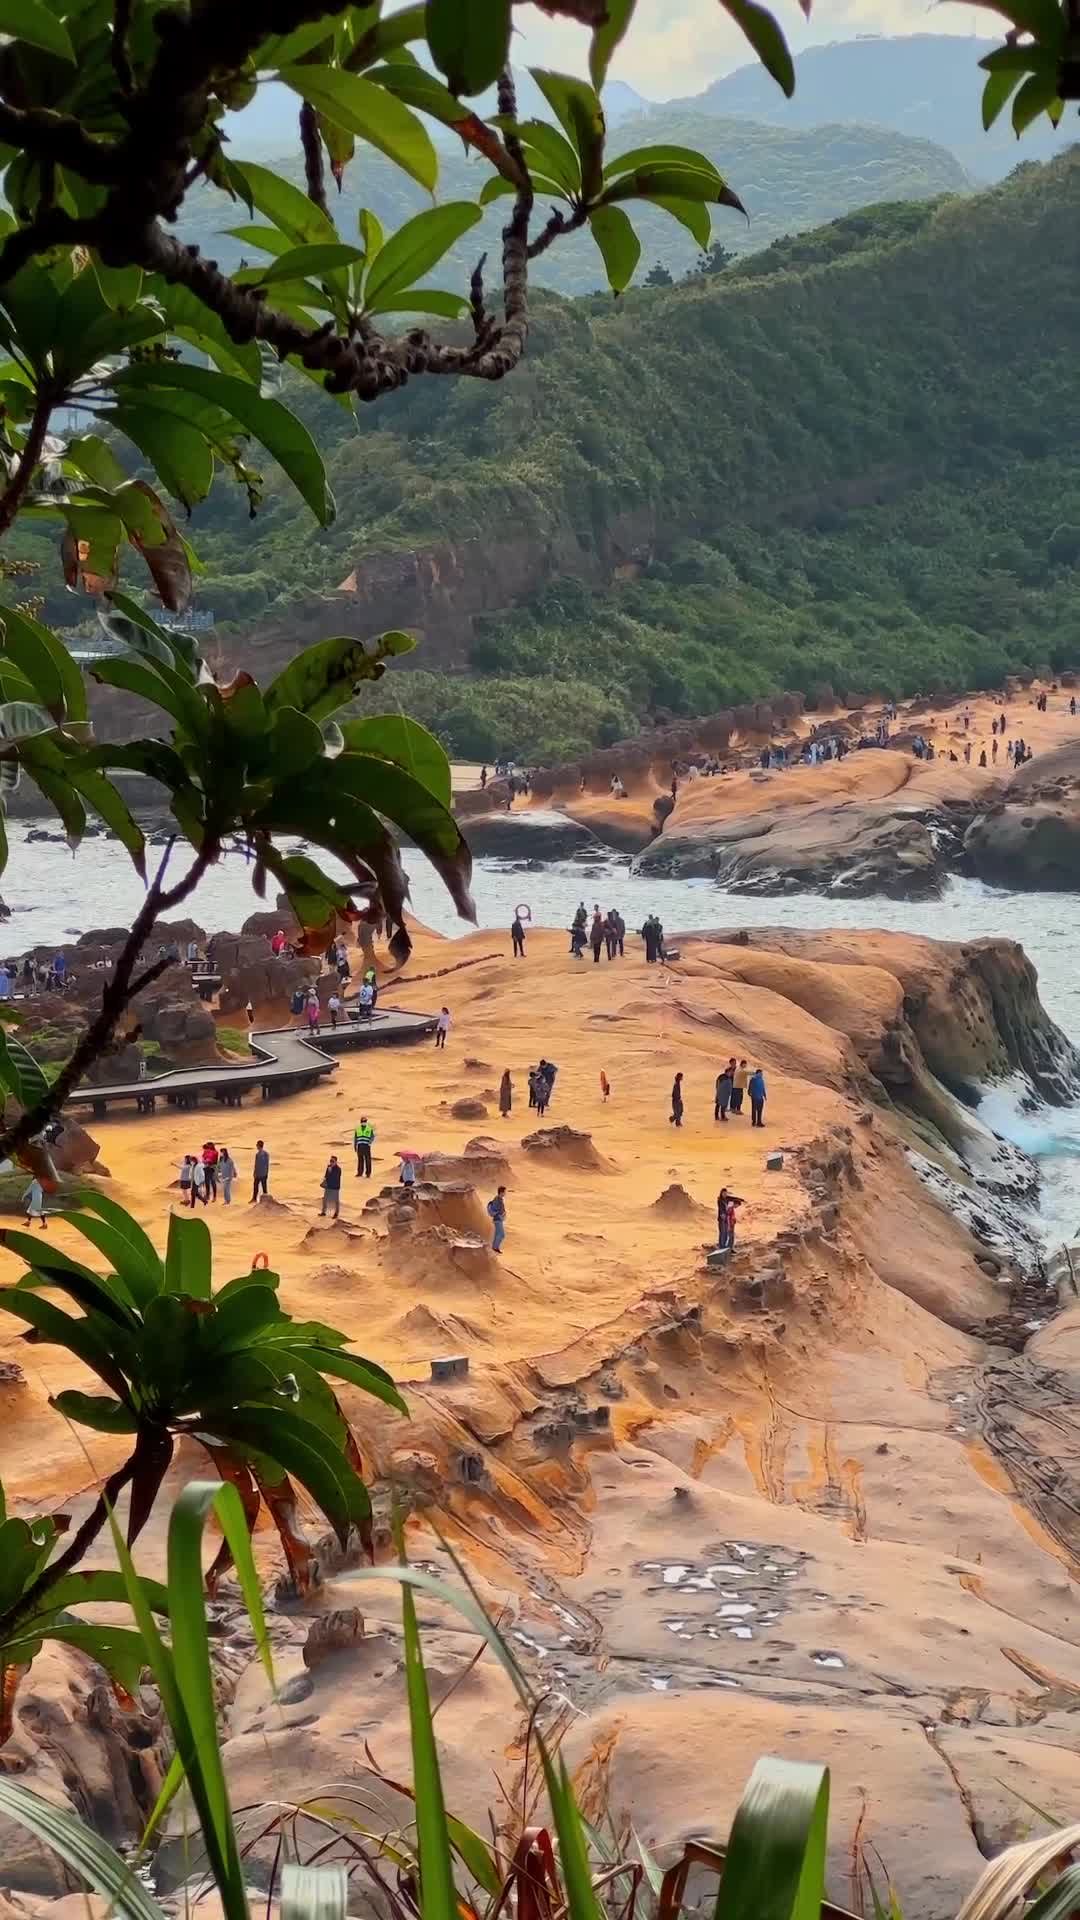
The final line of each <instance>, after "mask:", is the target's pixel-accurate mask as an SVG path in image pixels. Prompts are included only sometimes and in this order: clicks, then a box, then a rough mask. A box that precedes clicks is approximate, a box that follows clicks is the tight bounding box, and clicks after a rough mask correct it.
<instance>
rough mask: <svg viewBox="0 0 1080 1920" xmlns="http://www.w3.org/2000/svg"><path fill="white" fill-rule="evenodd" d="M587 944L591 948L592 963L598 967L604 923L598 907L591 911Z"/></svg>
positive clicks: (602, 944) (602, 942) (602, 943)
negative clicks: (591, 916)
mask: <svg viewBox="0 0 1080 1920" xmlns="http://www.w3.org/2000/svg"><path fill="white" fill-rule="evenodd" d="M589 944H590V946H591V947H592V957H593V962H594V964H595V965H596V966H599V965H600V955H601V953H602V951H603V946H604V922H603V918H602V916H601V913H600V909H599V907H595V908H594V909H593V918H592V926H591V927H590V928H589Z"/></svg>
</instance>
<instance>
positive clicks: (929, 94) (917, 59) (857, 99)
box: [668, 33, 1080, 180]
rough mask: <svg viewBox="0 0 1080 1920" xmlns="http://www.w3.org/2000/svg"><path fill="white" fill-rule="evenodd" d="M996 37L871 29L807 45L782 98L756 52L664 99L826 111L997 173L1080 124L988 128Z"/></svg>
mask: <svg viewBox="0 0 1080 1920" xmlns="http://www.w3.org/2000/svg"><path fill="white" fill-rule="evenodd" d="M997 44H998V43H997V42H996V41H994V40H977V39H974V38H973V39H970V40H969V39H966V38H962V37H961V36H959V35H955V34H946V33H912V34H903V35H898V36H896V37H895V38H893V37H888V36H881V37H879V36H877V35H872V36H869V37H863V38H861V39H858V40H839V41H835V42H834V43H833V44H832V45H830V46H827V47H807V48H806V49H805V51H804V52H802V53H800V54H798V55H797V56H796V60H795V75H796V85H795V95H794V98H793V99H791V100H785V99H784V97H783V95H782V94H781V93H779V92H778V91H777V89H776V87H775V86H774V85H773V82H772V81H771V80H770V78H769V76H768V74H767V73H766V72H765V69H764V68H763V67H762V66H760V65H758V64H757V63H756V62H755V63H754V64H753V65H751V66H745V67H739V68H738V69H737V71H736V72H735V73H729V74H725V75H724V77H723V79H722V80H716V81H714V82H713V84H712V86H710V87H707V88H706V89H705V91H704V93H698V94H694V95H693V96H691V97H690V98H688V99H686V100H681V101H669V102H668V107H669V108H670V107H674V106H681V107H684V108H685V109H686V111H687V112H688V113H694V114H699V113H715V114H719V115H720V116H721V118H722V119H725V120H727V119H730V118H731V117H732V116H733V115H738V116H742V115H745V116H746V117H747V119H750V120H758V121H765V122H768V123H772V124H774V125H776V126H778V127H783V128H784V129H785V130H787V129H789V128H792V127H817V126H820V125H822V123H823V122H826V121H848V120H857V121H859V122H860V123H873V124H875V125H877V126H881V127H892V128H894V129H895V130H896V132H898V133H906V134H911V135H913V136H914V137H916V138H918V139H921V140H935V141H937V142H939V143H940V144H941V145H942V146H945V147H948V148H950V149H951V151H952V152H953V153H954V154H955V155H956V156H957V158H958V159H959V160H960V161H961V163H962V165H963V166H964V167H965V168H966V170H967V171H968V172H969V173H971V174H974V175H975V177H976V178H977V179H979V180H1000V179H1001V178H1002V176H1003V175H1004V174H1006V173H1008V172H1009V170H1010V168H1012V167H1014V166H1015V165H1016V163H1017V161H1018V160H1047V159H1051V158H1052V157H1054V156H1056V155H1058V154H1060V153H1061V151H1062V149H1063V148H1064V147H1065V146H1066V145H1067V144H1068V143H1069V141H1070V140H1074V139H1075V138H1076V137H1077V134H1078V133H1080V124H1078V122H1077V119H1076V112H1075V109H1073V111H1072V113H1071V115H1070V116H1068V117H1066V119H1064V120H1063V121H1062V124H1061V128H1060V131H1059V132H1058V133H1055V132H1054V131H1053V129H1052V127H1051V126H1050V123H1049V121H1048V120H1045V119H1040V120H1038V121H1036V123H1035V125H1034V126H1032V127H1030V128H1029V129H1028V131H1027V132H1026V133H1025V135H1024V138H1023V140H1022V141H1021V142H1019V144H1018V143H1017V139H1016V135H1015V134H1014V132H1013V130H1012V125H1011V122H1010V119H1009V115H1008V113H1004V114H1002V116H1001V118H1000V119H999V120H998V121H997V122H996V124H995V125H994V126H993V127H992V128H991V130H990V132H989V133H988V134H984V133H983V131H982V126H981V120H980V113H979V103H980V100H981V97H982V89H983V84H984V82H985V79H986V75H985V74H984V73H982V72H980V70H979V64H978V63H979V61H980V60H981V58H982V56H983V55H984V54H986V53H989V52H990V49H991V48H992V47H993V46H996V45H997Z"/></svg>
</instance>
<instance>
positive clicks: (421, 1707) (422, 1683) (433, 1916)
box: [401, 1587, 458, 1920]
mask: <svg viewBox="0 0 1080 1920" xmlns="http://www.w3.org/2000/svg"><path fill="white" fill-rule="evenodd" d="M401 1615H402V1637H403V1639H404V1643H405V1693H406V1697H407V1699H408V1702H409V1735H410V1740H411V1744H412V1763H413V1779H412V1785H413V1792H414V1794H415V1796H416V1837H417V1843H418V1848H419V1855H420V1916H421V1920H456V1916H457V1912H458V1901H457V1894H456V1892H455V1888H454V1869H453V1865H452V1863H451V1859H450V1836H449V1834H448V1832H447V1823H446V1803H445V1800H444V1798H443V1790H442V1776H441V1774H440V1772H439V1755H438V1751H437V1749H436V1746H435V1726H434V1722H433V1721H432V1718H431V1698H430V1695H429V1693H428V1684H427V1674H426V1673H425V1671H424V1657H423V1654H422V1653H421V1651H420V1633H419V1630H418V1628H417V1624H416V1602H415V1601H414V1599H413V1596H412V1593H411V1591H410V1589H409V1588H408V1587H403V1588H402V1590H401Z"/></svg>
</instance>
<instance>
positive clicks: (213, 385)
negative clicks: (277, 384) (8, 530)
mask: <svg viewBox="0 0 1080 1920" xmlns="http://www.w3.org/2000/svg"><path fill="white" fill-rule="evenodd" d="M304 71H305V72H306V71H307V69H306V68H305V69H304ZM110 385H111V386H112V387H113V388H114V389H115V390H116V391H117V392H118V393H119V394H120V395H121V396H123V395H125V394H127V393H129V392H141V391H144V390H153V389H154V388H155V387H164V388H166V389H168V388H170V387H172V388H179V389H180V390H181V391H184V392H188V393H194V394H197V395H201V396H202V398H203V399H206V400H209V401H210V402H211V403H212V404H213V405H215V406H218V407H222V408H224V410H225V411H226V412H227V413H229V414H231V415H232V416H233V418H234V419H235V420H238V421H239V422H240V424H241V426H243V427H246V428H247V430H248V431H249V432H250V433H252V434H254V436H255V438H256V440H258V441H259V443H260V445H262V446H264V447H265V448H266V450H267V452H268V453H270V454H272V455H273V457H274V459H275V460H276V461H277V463H278V465H279V466H280V467H281V468H283V470H284V471H285V473H287V474H288V476H289V479H290V480H291V481H292V483H293V485H294V487H295V488H296V490H297V492H298V493H299V494H300V495H301V497H302V498H303V499H304V500H306V501H307V504H308V506H309V507H310V508H311V510H312V512H313V513H314V515H315V517H316V519H317V520H318V521H320V523H321V524H322V525H323V526H324V527H325V526H329V524H330V522H331V520H332V519H333V517H334V501H333V496H332V494H331V493H330V490H329V488H328V486H327V484H326V470H325V468H324V466H323V462H322V456H321V454H320V453H319V450H318V448H317V446H316V445H315V442H314V440H313V439H312V437H311V435H310V433H309V432H308V430H307V428H306V427H305V426H304V425H303V424H302V423H301V422H300V421H299V420H298V419H296V417H295V416H294V415H293V414H291V413H290V412H289V410H288V408H287V407H283V406H282V404H281V402H280V401H279V400H271V399H269V398H267V397H266V396H264V395H262V394H259V393H256V392H255V389H254V388H253V387H252V386H250V385H249V384H248V382H247V381H246V380H234V379H232V378H231V377H230V375H228V374H226V373H217V372H214V371H212V370H211V369H210V368H209V367H192V366H188V365H187V364H186V363H183V362H179V361H165V362H161V363H158V364H155V365H153V366H145V365H140V366H134V367H123V368H121V369H120V370H119V371H118V372H116V373H114V374H113V375H112V377H111V381H110Z"/></svg>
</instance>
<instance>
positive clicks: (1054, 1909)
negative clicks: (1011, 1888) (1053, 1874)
mask: <svg viewBox="0 0 1080 1920" xmlns="http://www.w3.org/2000/svg"><path fill="white" fill-rule="evenodd" d="M1078 1906H1080V1866H1071V1867H1066V1868H1065V1871H1064V1872H1063V1873H1059V1875H1058V1877H1057V1879H1056V1880H1055V1881H1054V1882H1053V1884H1052V1885H1051V1886H1049V1887H1046V1888H1045V1889H1044V1891H1043V1892H1042V1893H1041V1894H1040V1895H1039V1897H1038V1899H1037V1900H1035V1901H1033V1902H1032V1904H1031V1905H1030V1906H1027V1907H1025V1908H1024V1910H1023V1911H1024V1920H1070V1916H1071V1915H1072V1914H1074V1913H1075V1912H1076V1911H1077V1908H1078Z"/></svg>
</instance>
